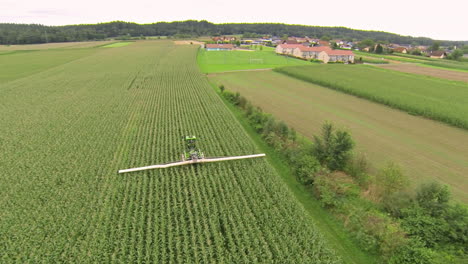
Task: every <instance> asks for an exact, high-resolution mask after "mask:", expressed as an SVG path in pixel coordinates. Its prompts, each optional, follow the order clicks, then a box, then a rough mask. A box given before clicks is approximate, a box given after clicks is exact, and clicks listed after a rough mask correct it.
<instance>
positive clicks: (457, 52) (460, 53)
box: [448, 49, 463, 60]
mask: <svg viewBox="0 0 468 264" xmlns="http://www.w3.org/2000/svg"><path fill="white" fill-rule="evenodd" d="M461 57H463V51H462V50H461V49H456V50H454V51H453V52H452V53H450V55H449V56H448V58H449V59H451V60H458V59H460V58H461Z"/></svg>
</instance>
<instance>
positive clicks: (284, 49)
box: [275, 44, 304, 55]
mask: <svg viewBox="0 0 468 264" xmlns="http://www.w3.org/2000/svg"><path fill="white" fill-rule="evenodd" d="M298 47H304V45H302V44H280V45H278V46H276V49H275V52H276V53H277V54H284V55H293V51H294V49H295V48H298Z"/></svg>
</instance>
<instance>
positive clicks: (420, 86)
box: [276, 65, 468, 129]
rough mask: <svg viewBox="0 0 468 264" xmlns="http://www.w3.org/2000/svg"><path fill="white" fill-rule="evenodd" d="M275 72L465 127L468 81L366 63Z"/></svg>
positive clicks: (305, 67)
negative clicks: (451, 79)
mask: <svg viewBox="0 0 468 264" xmlns="http://www.w3.org/2000/svg"><path fill="white" fill-rule="evenodd" d="M276 70H277V71H278V72H281V73H284V74H287V75H290V76H293V77H296V78H299V79H302V80H305V81H309V82H312V83H315V84H319V85H323V86H326V87H329V88H332V89H335V90H339V91H342V92H346V93H349V94H352V95H356V96H359V97H362V98H366V99H369V100H372V101H375V102H378V103H381V104H385V105H388V106H390V107H394V108H397V109H400V110H403V111H407V112H409V113H411V114H414V115H421V116H424V117H427V118H431V119H434V120H438V121H441V122H444V123H447V124H450V125H453V126H457V127H461V128H465V129H468V117H467V115H466V113H468V83H465V82H457V81H449V80H444V79H435V78H431V77H426V76H422V75H415V74H408V73H401V72H396V71H391V70H385V69H381V68H377V67H372V66H366V65H310V66H300V67H297V66H295V67H283V68H278V69H276Z"/></svg>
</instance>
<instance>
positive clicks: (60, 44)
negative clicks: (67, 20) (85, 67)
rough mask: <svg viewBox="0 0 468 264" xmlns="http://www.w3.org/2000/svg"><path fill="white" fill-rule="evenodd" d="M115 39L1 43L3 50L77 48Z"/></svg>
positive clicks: (95, 45) (97, 44) (109, 42)
mask: <svg viewBox="0 0 468 264" xmlns="http://www.w3.org/2000/svg"><path fill="white" fill-rule="evenodd" d="M113 42H115V41H110V40H105V41H104V40H103V41H84V42H57V43H43V44H28V45H0V52H1V51H12V50H49V49H76V48H92V47H98V46H102V45H107V44H111V43H113Z"/></svg>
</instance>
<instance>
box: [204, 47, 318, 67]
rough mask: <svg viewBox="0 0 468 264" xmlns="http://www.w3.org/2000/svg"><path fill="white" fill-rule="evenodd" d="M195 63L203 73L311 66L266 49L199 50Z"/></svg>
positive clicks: (306, 62)
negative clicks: (196, 62)
mask: <svg viewBox="0 0 468 264" xmlns="http://www.w3.org/2000/svg"><path fill="white" fill-rule="evenodd" d="M197 61H198V65H199V66H200V69H201V71H202V72H204V73H211V72H225V71H236V70H249V69H268V68H276V67H280V66H289V65H291V66H292V65H310V64H311V63H310V62H308V61H303V60H300V59H296V58H292V57H286V56H281V55H277V54H276V53H275V51H274V50H272V49H271V48H267V47H265V49H264V50H261V51H260V50H254V51H241V50H234V51H206V50H204V49H200V51H199V52H198V57H197Z"/></svg>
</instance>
